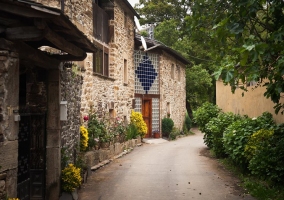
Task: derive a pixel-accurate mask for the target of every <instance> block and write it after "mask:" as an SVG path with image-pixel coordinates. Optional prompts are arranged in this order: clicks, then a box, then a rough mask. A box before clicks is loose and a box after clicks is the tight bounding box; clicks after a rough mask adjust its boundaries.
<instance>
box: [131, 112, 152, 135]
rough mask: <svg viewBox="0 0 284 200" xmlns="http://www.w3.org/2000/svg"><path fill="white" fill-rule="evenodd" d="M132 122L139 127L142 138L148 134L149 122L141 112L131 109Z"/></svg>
mask: <svg viewBox="0 0 284 200" xmlns="http://www.w3.org/2000/svg"><path fill="white" fill-rule="evenodd" d="M130 123H131V124H133V125H135V126H136V127H137V131H138V133H139V135H140V136H141V137H142V138H143V137H144V136H145V135H146V134H147V131H148V128H147V124H146V123H145V121H144V120H143V116H142V114H141V113H140V112H135V111H133V110H132V111H131V116H130Z"/></svg>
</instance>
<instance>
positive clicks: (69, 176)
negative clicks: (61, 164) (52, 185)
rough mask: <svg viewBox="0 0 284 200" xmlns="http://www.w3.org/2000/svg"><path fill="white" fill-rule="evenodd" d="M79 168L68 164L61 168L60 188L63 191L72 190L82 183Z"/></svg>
mask: <svg viewBox="0 0 284 200" xmlns="http://www.w3.org/2000/svg"><path fill="white" fill-rule="evenodd" d="M80 172H81V169H80V168H77V167H75V166H74V165H73V164H69V165H68V166H67V167H65V168H64V169H63V170H62V174H61V180H62V189H63V191H65V192H73V191H74V190H75V189H76V188H78V187H79V186H80V185H81V183H82V177H81V174H80Z"/></svg>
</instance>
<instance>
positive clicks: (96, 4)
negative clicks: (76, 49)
mask: <svg viewBox="0 0 284 200" xmlns="http://www.w3.org/2000/svg"><path fill="white" fill-rule="evenodd" d="M109 19H110V17H109V15H108V14H107V13H106V12H105V11H104V10H103V9H102V8H101V1H100V0H95V1H93V35H94V37H95V38H96V39H98V40H100V41H102V42H104V43H106V44H108V42H109V25H108V21H109Z"/></svg>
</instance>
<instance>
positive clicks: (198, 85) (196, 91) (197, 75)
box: [186, 65, 212, 110]
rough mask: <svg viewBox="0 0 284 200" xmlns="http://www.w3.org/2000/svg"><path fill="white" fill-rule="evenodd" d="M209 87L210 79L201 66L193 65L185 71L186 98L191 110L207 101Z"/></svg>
mask: <svg viewBox="0 0 284 200" xmlns="http://www.w3.org/2000/svg"><path fill="white" fill-rule="evenodd" d="M211 86H212V78H211V76H210V74H209V73H208V71H207V70H205V69H203V68H202V67H201V65H194V66H193V67H191V68H189V69H187V70H186V97H187V101H189V103H190V105H191V108H192V109H193V110H196V109H197V108H198V107H199V106H201V105H202V104H203V103H204V102H206V101H208V100H209V99H208V98H209V97H208V92H209V88H210V87H211Z"/></svg>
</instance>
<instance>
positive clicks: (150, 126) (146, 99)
mask: <svg viewBox="0 0 284 200" xmlns="http://www.w3.org/2000/svg"><path fill="white" fill-rule="evenodd" d="M145 101H149V102H150V106H149V107H150V111H149V114H150V116H149V127H147V128H148V133H147V134H146V136H147V135H148V137H152V134H151V132H152V98H142V105H141V110H142V116H143V119H144V102H145Z"/></svg>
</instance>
